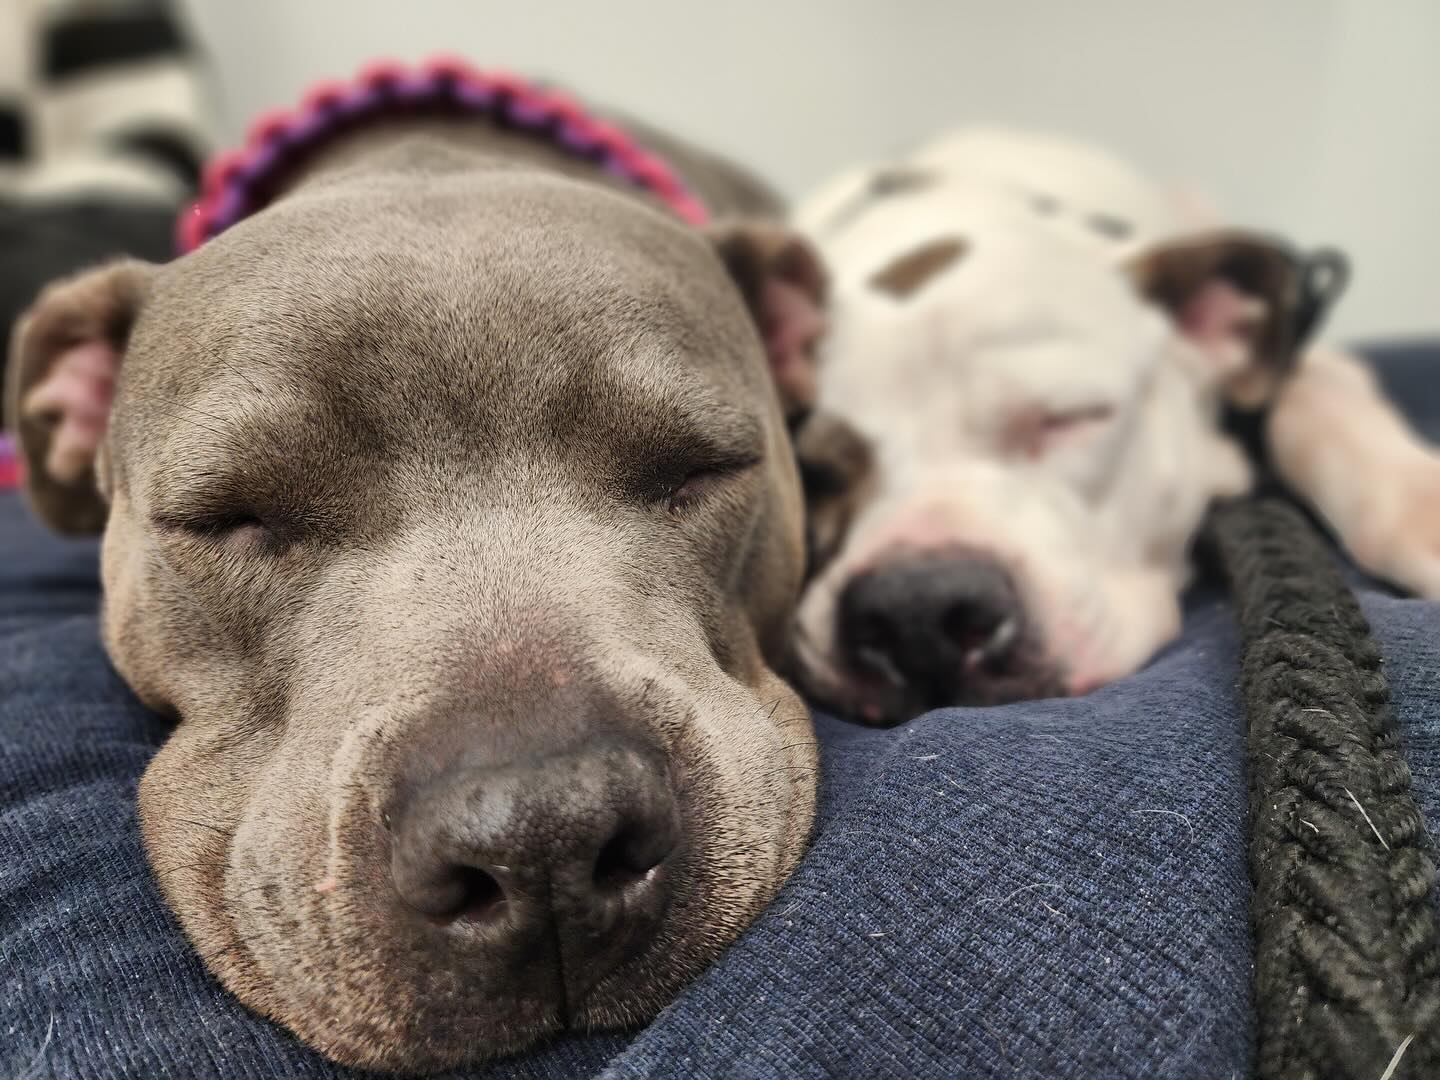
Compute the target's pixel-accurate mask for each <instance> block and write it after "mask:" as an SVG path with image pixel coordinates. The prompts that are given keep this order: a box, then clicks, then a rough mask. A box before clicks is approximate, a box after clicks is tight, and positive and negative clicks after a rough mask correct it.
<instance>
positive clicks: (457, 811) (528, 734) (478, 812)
mask: <svg viewBox="0 0 1440 1080" xmlns="http://www.w3.org/2000/svg"><path fill="white" fill-rule="evenodd" d="M646 138H647V141H648V142H649V144H650V145H652V146H655V145H660V144H662V140H660V139H659V137H650V136H647V137H646ZM663 145H664V146H665V151H666V153H667V155H668V157H669V160H670V162H671V164H672V165H674V166H675V167H677V168H678V170H679V171H680V173H681V174H682V175H683V176H684V177H685V179H686V180H687V182H688V183H689V184H690V186H691V187H692V189H693V190H695V191H697V192H699V194H700V195H701V196H702V197H703V198H705V199H706V201H707V202H708V204H709V206H710V208H711V210H712V211H714V212H717V213H732V214H733V213H743V214H747V215H771V214H773V213H775V212H776V210H777V209H778V208H777V207H776V206H775V204H774V202H773V200H771V199H770V197H769V196H768V195H767V194H766V193H765V191H764V189H763V188H761V187H760V186H759V185H758V184H757V183H756V182H754V181H752V180H750V179H749V178H747V177H745V176H743V175H741V174H740V173H738V172H737V171H735V170H733V169H731V168H730V167H728V166H725V165H723V164H722V163H720V162H717V161H715V160H714V159H712V158H710V157H708V156H707V155H704V154H701V153H699V152H697V151H694V150H691V149H687V148H685V147H682V146H680V145H678V144H675V143H673V142H669V141H663ZM737 285H738V287H737ZM822 289H823V282H822V278H821V274H820V270H819V267H818V265H817V264H816V262H815V261H814V258H813V257H812V255H811V254H810V250H809V249H808V248H807V247H806V246H805V244H804V243H802V242H801V241H799V240H797V239H796V238H795V237H794V236H792V235H790V234H788V233H786V232H784V231H783V229H779V228H776V227H773V226H759V225H744V226H734V227H727V228H719V229H715V230H711V231H710V232H709V233H708V234H707V233H705V232H702V231H701V230H698V229H695V228H692V227H691V226H689V225H687V224H685V223H683V222H682V221H680V220H679V219H678V218H677V217H675V216H674V215H672V214H670V213H669V212H668V210H667V209H666V208H664V207H663V206H662V205H661V203H660V202H659V201H658V200H657V199H655V198H653V197H652V196H651V195H649V194H647V193H646V192H644V191H642V190H640V189H638V188H635V187H633V186H631V185H629V184H628V183H625V182H623V181H621V180H618V179H616V178H614V177H612V176H610V175H608V174H607V173H606V172H605V171H603V170H602V169H601V168H600V167H599V166H598V165H596V164H593V163H590V162H587V161H582V160H580V159H578V158H576V157H575V156H573V155H571V154H568V153H565V152H563V151H562V150H560V149H558V148H557V147H555V146H554V145H552V144H550V143H547V142H545V141H543V140H541V139H539V138H537V137H535V136H534V135H531V134H526V133H523V132H519V131H516V130H511V129H508V128H506V127H505V126H503V125H502V124H497V123H491V122H486V121H482V120H480V119H476V118H452V119H436V118H432V119H429V120H423V121H422V120H418V119H414V118H412V119H409V120H406V119H399V120H394V121H392V122H388V123H374V124H371V125H370V126H368V127H365V128H364V129H361V130H359V131H357V132H353V133H351V134H349V135H346V136H340V137H337V138H336V139H335V140H333V141H332V142H331V143H330V144H329V145H328V146H327V148H326V149H324V150H322V151H321V152H320V153H319V155H318V156H315V157H312V158H311V159H310V160H309V162H308V164H307V165H306V167H305V168H304V170H303V171H302V172H297V173H295V174H294V175H293V176H291V177H290V179H289V182H288V184H287V185H286V187H285V189H284V190H283V191H282V192H281V194H280V195H279V197H278V198H276V199H274V201H273V202H271V203H270V204H269V205H268V206H267V207H266V208H264V209H262V210H260V211H259V212H257V213H255V214H253V215H252V216H249V217H247V218H246V219H245V220H243V221H241V222H240V223H239V224H237V225H235V226H234V227H233V228H230V229H228V230H227V231H225V232H224V233H223V234H221V235H220V236H218V237H217V238H215V239H213V240H210V241H209V242H207V243H205V244H204V245H203V246H201V247H199V248H198V249H197V250H195V251H193V252H191V253H190V254H187V255H185V256H183V257H181V258H179V259H177V260H175V261H173V262H171V263H169V264H167V265H164V266H152V265H144V264H139V263H135V262H121V263H117V264H114V265H109V266H105V267H102V268H99V269H96V270H94V271H91V272H88V273H85V274H82V275H80V276H78V277H76V278H73V279H70V280H68V281H64V282H61V283H59V284H56V285H54V286H52V287H51V288H50V289H48V290H47V291H46V292H45V293H43V294H42V295H41V297H40V298H39V299H38V301H37V302H36V303H35V305H34V307H33V308H32V309H31V310H30V312H29V313H28V315H27V317H26V318H25V319H24V320H22V322H21V324H20V325H19V326H18V328H17V330H16V332H15V335H14V339H13V342H12V346H11V358H10V379H9V382H10V385H9V386H8V393H7V396H8V404H9V407H10V411H11V416H12V417H14V418H17V419H16V426H17V432H18V436H19V441H20V443H21V446H22V448H23V454H24V459H25V462H26V465H27V469H28V490H29V496H30V498H31V501H32V502H33V504H34V505H35V506H36V507H37V508H38V510H39V512H40V513H41V514H42V515H43V516H44V517H45V518H46V519H47V520H48V521H49V522H50V523H51V524H53V525H54V526H56V527H58V528H60V529H62V530H67V531H85V530H92V529H97V528H100V527H102V526H103V531H104V541H103V548H102V576H103V583H104V590H105V599H104V608H103V617H102V624H103V634H104V640H105V644H106V647H107V649H108V651H109V654H110V656H111V658H112V660H113V662H114V664H115V667H116V668H117V669H118V671H119V672H120V673H121V675H122V676H123V677H124V678H125V680H126V681H127V682H128V683H129V685H130V686H131V687H132V688H133V689H134V691H135V693H136V694H137V695H138V696H139V697H140V699H141V700H142V701H144V702H145V703H146V704H147V705H148V706H150V707H151V708H153V709H156V710H159V711H160V712H162V713H164V714H168V715H170V716H172V717H174V719H175V721H176V726H175V729H174V733H173V734H172V735H171V736H170V738H169V740H168V741H167V742H166V743H165V745H164V746H163V748H162V749H161V750H160V751H159V753H158V754H157V755H156V756H155V758H154V760H153V761H152V763H151V764H150V766H149V768H148V770H147V771H146V773H145V776H144V779H143V782H142V783H141V786H140V796H139V801H140V816H141V822H142V827H143V833H144V841H145V847H146V851H147V853H148V856H149V858H150V861H151V864H152V867H153V869H154V871H155V874H156V877H157V879H158V881H159V883H160V886H161V889H162V891H163V893H164V895H165V898H166V899H167V901H168V902H169V904H170V905H171V906H172V907H173V909H174V911H175V912H176V913H177V915H178V916H179V919H180V922H181V924H182V925H183V927H184V929H185V932H186V933H187V934H188V935H189V937H190V939H191V941H192V942H193V943H194V945H195V947H196V948H197V949H198V950H199V951H200V953H201V954H202V955H203V957H204V958H205V961H206V963H207V964H208V965H209V966H210V968H211V969H212V970H213V971H214V973H215V974H216V975H217V976H218V977H219V978H220V980H221V981H222V982H223V983H224V984H225V985H226V986H227V987H229V988H230V989H231V990H232V991H233V992H234V993H235V994H237V995H238V996H239V997H240V998H241V1000H243V1001H244V1002H245V1003H246V1004H247V1005H249V1006H251V1007H252V1008H254V1009H256V1010H258V1011H259V1012H261V1013H264V1014H265V1015H267V1016H269V1017H272V1018H273V1019H275V1020H277V1021H279V1022H280V1023H282V1024H284V1025H285V1026H287V1027H289V1028H290V1029H292V1030H293V1031H294V1032H295V1033H296V1034H298V1035H299V1036H300V1037H301V1038H302V1039H303V1040H305V1041H306V1042H308V1043H310V1044H311V1045H313V1046H315V1047H317V1048H318V1049H320V1050H321V1051H322V1052H324V1053H326V1054H328V1055H329V1056H331V1057H333V1058H335V1059H336V1060H338V1061H341V1062H344V1063H348V1064H353V1065H360V1066H368V1067H372V1068H389V1069H401V1070H405V1071H425V1070H434V1069H441V1068H445V1067H450V1066H453V1065H456V1064H458V1063H462V1062H471V1061H476V1060H482V1059H485V1058H489V1057H493V1056H496V1055H500V1054H505V1053H509V1052H513V1051H516V1050H519V1049H521V1048H522V1047H525V1046H527V1045H529V1044H530V1043H532V1042H534V1041H535V1040H536V1039H538V1038H540V1037H542V1036H544V1035H546V1034H547V1033H551V1032H555V1031H559V1030H561V1029H565V1028H593V1027H610V1026H617V1025H627V1024H631V1023H634V1022H637V1021H642V1020H644V1019H646V1018H648V1017H650V1016H652V1015H653V1014H654V1013H655V1012H656V1011H657V1010H658V1009H659V1008H660V1007H662V1006H663V1005H664V1004H665V1003H666V1002H667V1001H668V1000H669V999H670V998H671V997H672V996H673V995H674V994H675V993H676V992H677V990H678V989H679V988H680V987H681V986H683V985H684V984H685V983H686V982H687V981H688V980H690V979H691V978H693V977H694V976H695V975H696V974H697V973H698V972H699V971H700V970H701V969H702V968H703V967H704V966H705V965H706V964H708V963H709V962H710V961H711V960H713V959H714V958H715V956H716V955H717V953H719V951H720V950H721V949H723V948H724V947H725V946H726V945H727V944H728V943H729V942H730V941H732V940H733V939H734V938H735V936H736V935H737V934H738V933H739V932H740V931H741V930H742V929H743V928H744V927H745V926H746V925H747V924H748V923H749V922H750V921H751V920H752V919H753V918H754V916H755V915H756V914H757V913H758V912H759V911H760V910H761V909H762V908H763V907H764V906H765V904H766V903H767V902H768V901H769V900H770V899H771V898H772V897H773V896H774V894H775V892H776V890H777V889H778V888H779V887H780V885H781V883H782V882H783V881H784V880H785V878H786V877H787V876H788V875H789V873H790V872H791V870H792V869H793V868H794V866H795V865H796V862H797V860H798V859H799V858H800V855H801V853H802V851H803V849H804V846H805V844H806V841H807V838H808V834H809V831H810V826H811V820H812V816H813V812H814V800H815V777H814V773H815V765H816V750H815V743H814V736H813V733H812V730H811V727H810V722H809V717H808V715H807V712H806V710H805V708H804V707H803V705H802V704H801V702H800V700H799V698H798V697H797V696H796V695H795V693H794V692H793V691H792V690H790V689H789V688H788V687H787V686H786V685H785V684H784V683H783V682H782V681H781V680H780V678H779V677H777V675H776V674H775V671H774V670H773V668H772V661H773V660H774V658H776V657H778V656H779V655H780V654H781V652H782V650H783V647H784V639H785V634H786V628H787V624H788V621H789V619H790V617H791V613H792V608H793V604H794V601H795V599H796V596H797V593H798V590H799V587H800V582H801V577H802V573H803V562H804V534H803V513H802V511H803V507H802V498H801V492H800V487H799V483H798V479H797V473H796V468H795V464H794V461H793V457H792V452H791V449H790V443H789V438H788V433H787V426H786V424H787V414H793V413H796V412H798V411H800V410H802V409H803V408H804V406H805V405H806V404H807V401H808V398H809V396H810V393H811V381H812V380H811V373H810V372H809V370H808V368H807V363H808V355H809V345H810V341H811V339H812V338H813V336H814V334H815V333H816V332H817V331H818V317H817V313H818V307H819V300H820V294H821V291H822ZM757 327H758V332H757ZM767 346H768V348H767ZM767 352H768V359H769V363H768V364H767ZM112 395H113V396H112Z"/></svg>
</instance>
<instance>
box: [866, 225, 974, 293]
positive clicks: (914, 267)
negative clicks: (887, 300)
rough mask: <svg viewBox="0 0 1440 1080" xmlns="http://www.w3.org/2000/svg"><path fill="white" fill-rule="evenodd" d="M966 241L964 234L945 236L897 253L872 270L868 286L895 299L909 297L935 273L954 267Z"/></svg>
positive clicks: (935, 274)
mask: <svg viewBox="0 0 1440 1080" xmlns="http://www.w3.org/2000/svg"><path fill="white" fill-rule="evenodd" d="M967 250H969V244H968V243H967V242H966V241H965V239H964V238H963V237H959V236H944V237H941V238H940V239H938V240H931V241H929V242H928V243H925V244H921V245H920V246H919V247H917V248H911V249H910V250H909V251H907V252H905V253H904V254H902V255H897V256H896V257H895V258H894V259H891V260H890V261H889V262H888V263H886V264H885V265H884V266H882V267H881V268H880V269H879V270H877V271H875V273H874V274H872V275H871V277H870V287H871V288H873V289H875V290H876V291H878V292H883V293H886V294H888V295H890V296H892V297H894V298H895V299H896V300H908V299H910V297H912V296H914V295H915V294H916V293H917V292H919V291H920V290H921V289H922V288H924V287H925V286H926V285H927V284H928V283H929V282H930V281H931V280H933V279H934V278H935V277H936V276H938V275H939V274H941V273H943V272H944V271H946V270H948V269H949V268H950V267H951V266H953V265H954V264H955V263H956V262H957V261H958V260H959V259H960V257H961V256H963V255H964V254H965V252H966V251H967Z"/></svg>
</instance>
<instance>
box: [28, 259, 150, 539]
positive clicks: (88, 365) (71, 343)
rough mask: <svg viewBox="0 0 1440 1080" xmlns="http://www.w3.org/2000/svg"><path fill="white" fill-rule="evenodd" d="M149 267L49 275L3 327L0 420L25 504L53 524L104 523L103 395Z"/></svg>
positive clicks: (70, 527)
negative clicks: (5, 356) (5, 349)
mask: <svg viewBox="0 0 1440 1080" xmlns="http://www.w3.org/2000/svg"><path fill="white" fill-rule="evenodd" d="M152 269H153V268H152V267H150V266H149V265H148V264H146V263H140V262H135V261H133V260H125V261H122V262H117V263H112V264H110V265H108V266H102V267H99V268H98V269H94V270H89V271H86V272H85V273H83V274H79V275H77V276H75V277H72V278H66V279H65V280H63V281H59V282H56V283H55V284H53V285H50V286H48V287H47V288H46V289H45V291H44V292H42V293H41V294H40V296H39V298H38V299H37V300H36V301H35V303H34V304H32V305H31V306H30V308H29V310H28V311H26V312H25V313H24V314H23V315H22V316H21V317H20V319H19V320H18V321H17V322H16V324H15V328H14V330H13V332H12V334H11V337H10V358H9V362H8V365H7V369H8V370H7V377H6V387H5V413H6V423H7V426H9V427H10V428H11V429H12V430H13V431H14V433H15V436H16V442H17V444H18V445H19V450H20V455H21V460H22V463H23V467H24V477H25V491H26V494H27V495H28V496H29V499H30V502H31V505H33V506H34V507H35V509H36V512H38V513H39V515H40V516H41V517H42V518H43V519H44V520H45V522H46V523H47V524H48V525H50V526H51V527H52V528H54V529H57V530H58V531H60V532H67V533H90V532H99V531H100V529H102V528H103V527H104V525H105V517H106V514H107V512H108V510H107V505H106V498H107V485H106V483H105V480H104V462H103V455H102V453H101V450H102V447H103V443H104V437H105V429H106V425H107V423H108V421H109V413H110V399H111V396H112V395H113V393H114V386H115V377H116V374H117V373H118V371H119V368H120V358H121V356H122V355H123V353H124V351H125V343H126V340H127V339H128V337H129V335H130V327H131V324H132V323H133V322H134V319H135V314H136V312H137V311H138V310H139V306H140V302H141V299H142V297H143V295H144V292H145V289H146V286H147V284H148V282H149V279H150V273H151V270H152Z"/></svg>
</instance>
